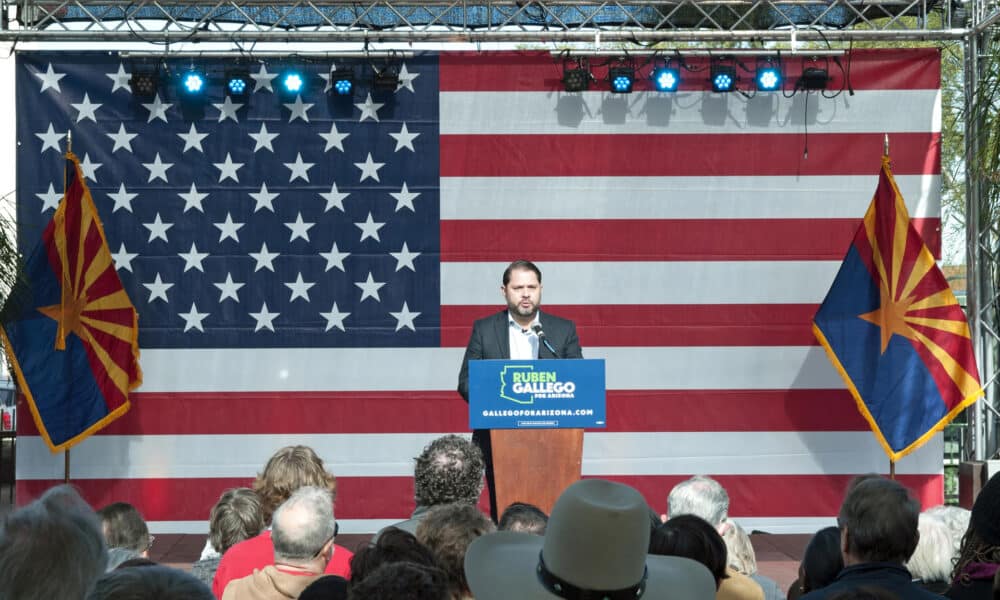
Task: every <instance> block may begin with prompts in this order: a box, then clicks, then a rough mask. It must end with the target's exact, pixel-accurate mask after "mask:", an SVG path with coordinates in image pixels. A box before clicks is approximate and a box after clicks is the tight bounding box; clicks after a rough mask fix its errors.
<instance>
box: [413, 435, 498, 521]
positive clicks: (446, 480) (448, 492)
mask: <svg viewBox="0 0 1000 600" xmlns="http://www.w3.org/2000/svg"><path fill="white" fill-rule="evenodd" d="M416 461H417V464H416V467H415V468H414V471H413V494H414V496H415V499H416V502H417V505H418V506H437V505H440V504H450V503H452V502H465V503H466V504H475V503H476V502H477V501H478V500H479V495H480V494H481V493H482V491H483V481H484V480H483V476H484V475H485V473H486V463H485V462H484V461H483V453H482V451H481V450H480V449H479V448H478V447H477V446H476V445H475V444H473V443H472V442H470V441H469V440H467V439H465V438H463V437H460V436H457V435H446V436H442V437H439V438H437V439H436V440H434V441H432V442H431V443H430V444H427V446H426V447H425V448H424V451H423V452H421V453H420V456H418V457H417V458H416Z"/></svg>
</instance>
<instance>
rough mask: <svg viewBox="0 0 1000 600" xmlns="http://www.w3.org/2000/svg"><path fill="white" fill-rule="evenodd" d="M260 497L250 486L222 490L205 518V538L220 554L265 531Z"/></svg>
mask: <svg viewBox="0 0 1000 600" xmlns="http://www.w3.org/2000/svg"><path fill="white" fill-rule="evenodd" d="M264 525H265V524H264V511H263V509H262V508H261V504H260V497H259V496H258V495H257V492H255V491H253V490H251V489H250V488H233V489H229V490H226V491H225V492H222V496H220V497H219V501H218V502H216V503H215V506H213V507H212V512H211V513H210V514H209V519H208V539H209V541H210V542H212V547H213V548H215V550H216V552H218V553H219V554H225V553H226V550H229V549H230V548H232V547H233V546H235V545H236V544H238V543H240V542H242V541H243V540H248V539H250V538H252V537H254V536H255V535H257V534H258V533H260V532H261V531H263V530H264Z"/></svg>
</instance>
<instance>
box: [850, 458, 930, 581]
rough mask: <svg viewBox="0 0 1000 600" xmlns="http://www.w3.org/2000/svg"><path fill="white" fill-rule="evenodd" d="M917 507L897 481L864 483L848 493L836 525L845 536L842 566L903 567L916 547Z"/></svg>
mask: <svg viewBox="0 0 1000 600" xmlns="http://www.w3.org/2000/svg"><path fill="white" fill-rule="evenodd" d="M919 515H920V503H919V502H917V501H916V500H914V499H913V497H912V496H911V495H910V492H909V491H908V490H907V489H906V488H905V487H903V485H902V484H901V483H899V482H898V481H893V480H891V479H883V478H881V477H878V478H873V479H866V480H864V481H862V482H860V483H858V484H857V485H856V486H854V488H853V489H851V491H850V492H848V494H847V497H846V498H844V503H843V504H842V505H841V506H840V515H839V516H838V517H837V523H838V524H839V525H840V529H841V531H842V532H844V536H845V538H846V543H845V550H844V554H845V562H846V561H848V560H852V561H854V562H892V563H897V564H903V563H905V562H906V561H907V560H909V558H910V555H912V554H913V550H914V549H916V547H917V536H918V533H917V519H918V517H919Z"/></svg>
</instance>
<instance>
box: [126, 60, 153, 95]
mask: <svg viewBox="0 0 1000 600" xmlns="http://www.w3.org/2000/svg"><path fill="white" fill-rule="evenodd" d="M128 85H129V88H131V90H132V95H133V96H135V97H136V98H139V99H140V100H151V99H152V98H153V97H154V96H156V93H157V91H159V89H160V68H159V66H158V65H142V64H133V65H132V76H131V77H130V78H129V80H128Z"/></svg>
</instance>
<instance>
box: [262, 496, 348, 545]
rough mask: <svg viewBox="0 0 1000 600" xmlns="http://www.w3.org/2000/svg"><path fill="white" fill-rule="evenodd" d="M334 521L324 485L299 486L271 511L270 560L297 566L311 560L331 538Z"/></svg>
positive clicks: (335, 525) (331, 502)
mask: <svg viewBox="0 0 1000 600" xmlns="http://www.w3.org/2000/svg"><path fill="white" fill-rule="evenodd" d="M336 527H337V523H336V521H335V520H334V517H333V496H332V495H331V494H330V490H329V489H327V488H321V487H313V486H308V485H307V486H304V487H300V488H298V489H297V490H295V491H294V492H292V495H291V496H290V497H289V498H288V500H285V502H284V503H283V504H281V505H280V506H279V507H278V508H277V510H275V511H274V521H273V523H272V525H271V541H272V542H273V543H274V560H275V562H281V563H285V564H292V565H297V564H301V563H303V562H309V561H312V560H313V559H315V558H316V557H317V556H318V555H319V554H320V552H321V551H322V550H323V549H324V548H325V547H326V545H327V544H329V543H331V542H332V541H333V537H334V534H335V533H336Z"/></svg>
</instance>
